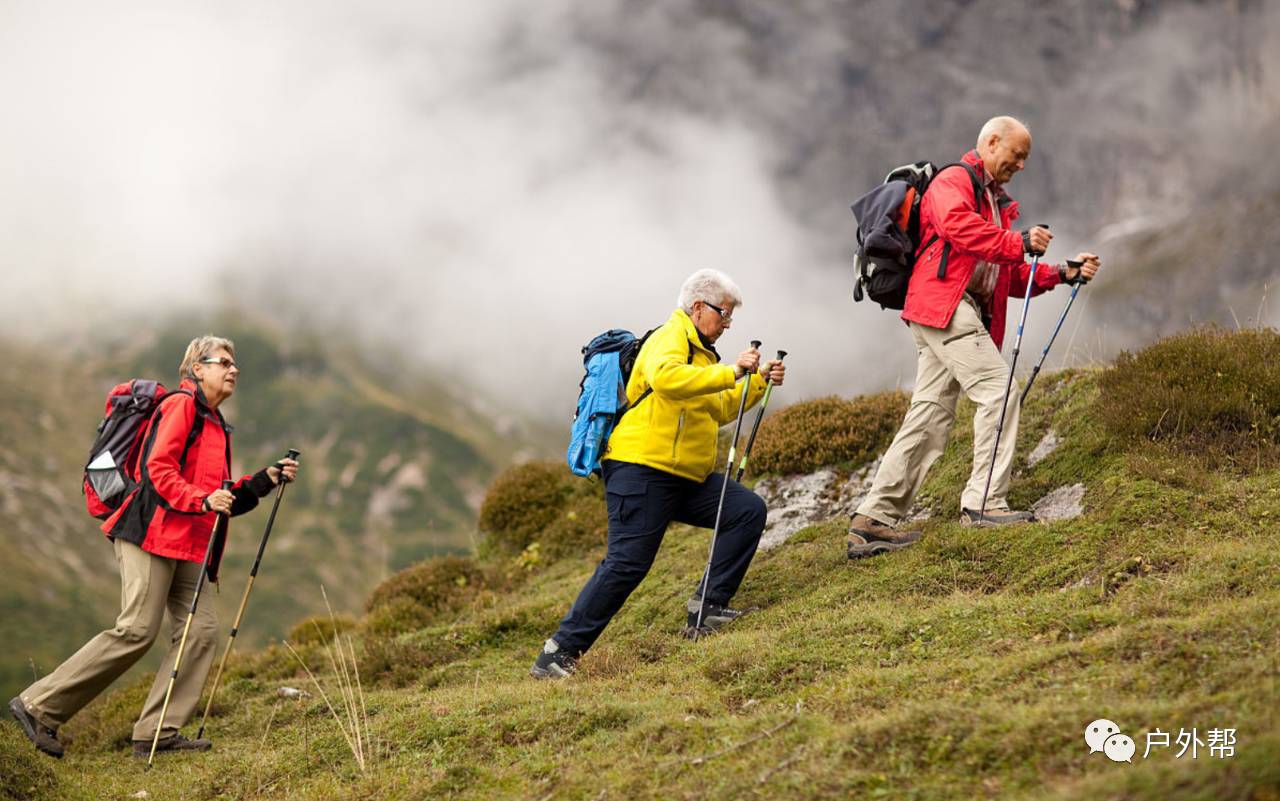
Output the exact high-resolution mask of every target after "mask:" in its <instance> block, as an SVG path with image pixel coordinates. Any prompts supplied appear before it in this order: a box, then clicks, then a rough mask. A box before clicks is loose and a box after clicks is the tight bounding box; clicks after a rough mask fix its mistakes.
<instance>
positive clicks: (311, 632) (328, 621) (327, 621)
mask: <svg viewBox="0 0 1280 801" xmlns="http://www.w3.org/2000/svg"><path fill="white" fill-rule="evenodd" d="M375 592H376V590H375ZM356 625H357V624H356V619H355V618H354V617H352V616H351V615H334V616H333V617H330V616H329V615H328V613H325V614H323V615H314V616H312V617H309V618H305V619H303V620H300V621H298V622H297V623H295V624H293V628H291V629H289V633H288V635H286V636H285V639H286V640H287V641H288V642H289V644H291V645H293V646H294V647H295V648H296V647H298V646H302V645H324V644H325V643H328V642H332V641H333V638H334V636H335V635H338V634H345V633H346V632H348V631H350V630H352V629H354V628H355V627H356Z"/></svg>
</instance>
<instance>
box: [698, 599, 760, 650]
mask: <svg viewBox="0 0 1280 801" xmlns="http://www.w3.org/2000/svg"><path fill="white" fill-rule="evenodd" d="M700 604H701V605H702V625H701V626H699V625H698V606H699V605H700ZM684 609H685V611H686V612H688V615H689V616H688V620H687V623H688V625H686V626H685V628H684V631H683V632H682V634H684V636H685V637H687V638H689V639H691V640H696V639H698V638H699V637H702V636H705V635H707V634H714V633H715V632H717V631H719V630H720V629H722V628H724V627H725V626H727V625H729V624H730V623H732V622H733V621H735V620H737V619H738V618H740V617H742V616H743V615H747V614H750V613H751V612H753V611H755V610H753V609H733V608H732V607H728V606H721V605H720V604H713V603H711V602H710V601H708V602H707V603H705V604H702V599H700V598H690V599H689V602H688V603H686V604H685V605H684Z"/></svg>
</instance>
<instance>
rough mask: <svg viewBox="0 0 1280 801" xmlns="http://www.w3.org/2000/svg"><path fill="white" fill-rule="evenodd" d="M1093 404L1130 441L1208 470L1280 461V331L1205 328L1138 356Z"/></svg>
mask: <svg viewBox="0 0 1280 801" xmlns="http://www.w3.org/2000/svg"><path fill="white" fill-rule="evenodd" d="M1099 386H1100V389H1101V393H1100V397H1099V400H1098V402H1097V403H1096V404H1095V405H1094V408H1093V414H1094V415H1096V417H1097V419H1099V420H1100V421H1101V422H1102V423H1103V425H1104V426H1105V427H1106V428H1107V430H1108V431H1109V432H1110V433H1111V434H1113V435H1114V436H1115V437H1117V438H1118V439H1120V440H1121V441H1123V442H1125V443H1130V444H1131V443H1134V442H1138V441H1141V440H1154V441H1160V442H1165V443H1169V444H1170V445H1172V446H1173V447H1175V448H1177V450H1178V451H1179V452H1180V453H1181V454H1182V455H1183V456H1190V457H1192V458H1194V459H1197V460H1199V461H1201V462H1202V463H1204V464H1206V465H1207V466H1209V467H1213V468H1217V467H1231V468H1233V469H1243V470H1251V469H1258V468H1259V467H1261V465H1262V464H1263V463H1266V464H1275V463H1277V462H1278V461H1280V332H1276V331H1275V330H1273V329H1245V330H1241V331H1225V330H1223V329H1219V328H1200V329H1196V330H1193V331H1188V332H1186V333H1182V334H1178V335H1176V336H1172V337H1169V338H1167V339H1163V340H1160V341H1159V342H1157V343H1155V344H1154V345H1151V346H1149V347H1147V348H1145V349H1143V350H1141V351H1138V352H1136V353H1129V352H1125V353H1122V354H1120V356H1119V357H1118V358H1117V359H1116V362H1115V365H1114V366H1112V367H1111V368H1110V369H1108V370H1107V371H1106V372H1104V373H1103V374H1102V376H1101V377H1100V378H1099Z"/></svg>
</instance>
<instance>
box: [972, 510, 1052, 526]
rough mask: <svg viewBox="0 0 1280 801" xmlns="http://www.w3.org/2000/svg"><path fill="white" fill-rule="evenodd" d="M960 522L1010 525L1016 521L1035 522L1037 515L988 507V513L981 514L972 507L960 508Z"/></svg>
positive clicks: (979, 524)
mask: <svg viewBox="0 0 1280 801" xmlns="http://www.w3.org/2000/svg"><path fill="white" fill-rule="evenodd" d="M960 522H961V523H963V524H964V525H966V526H978V527H980V528H981V527H986V526H1010V525H1014V524H1016V523H1034V522H1036V516H1035V513H1033V512H1015V511H1013V510H1012V509H988V510H987V511H986V513H984V514H979V513H978V512H975V511H974V510H972V509H961V510H960Z"/></svg>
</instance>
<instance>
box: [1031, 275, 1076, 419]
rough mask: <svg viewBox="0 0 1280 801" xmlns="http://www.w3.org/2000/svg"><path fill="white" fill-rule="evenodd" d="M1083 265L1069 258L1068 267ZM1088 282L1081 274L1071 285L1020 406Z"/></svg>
mask: <svg viewBox="0 0 1280 801" xmlns="http://www.w3.org/2000/svg"><path fill="white" fill-rule="evenodd" d="M1083 265H1084V262H1082V261H1076V260H1075V259H1067V266H1068V267H1074V268H1075V269H1077V270H1078V269H1080V267H1081V266H1083ZM1087 283H1089V279H1088V278H1085V277H1084V276H1083V275H1081V276H1080V280H1079V281H1077V282H1076V285H1075V286H1073V287H1071V297H1069V298H1067V305H1066V307H1065V308H1063V310H1062V316H1061V317H1059V318H1058V324H1057V325H1056V326H1054V329H1053V335H1052V336H1051V337H1049V344H1048V345H1045V346H1044V352H1043V353H1041V354H1040V361H1039V362H1037V363H1036V366H1035V368H1033V369H1032V370H1031V377H1030V378H1028V379H1027V386H1026V389H1024V390H1022V397H1021V398H1020V399H1019V400H1018V405H1019V406H1021V405H1022V404H1024V403H1026V402H1027V393H1028V392H1030V391H1031V385H1032V384H1034V383H1035V382H1036V376H1037V375H1039V373H1040V368H1041V367H1043V366H1044V360H1045V357H1047V356H1048V355H1049V348H1052V347H1053V341H1054V340H1055V339H1057V338H1058V332H1059V331H1061V330H1062V323H1063V321H1065V320H1066V319H1067V312H1069V311H1071V304H1072V303H1075V302H1076V295H1078V294H1080V287H1082V286H1084V285H1085V284H1087Z"/></svg>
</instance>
